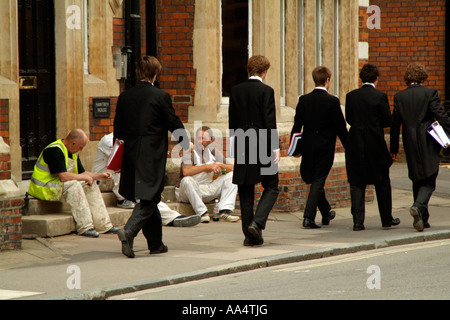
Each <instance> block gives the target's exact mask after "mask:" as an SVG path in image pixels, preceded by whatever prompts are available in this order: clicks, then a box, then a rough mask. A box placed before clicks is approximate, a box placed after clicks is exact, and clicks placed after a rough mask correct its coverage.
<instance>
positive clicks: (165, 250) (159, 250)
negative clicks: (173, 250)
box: [150, 243, 169, 254]
mask: <svg viewBox="0 0 450 320" xmlns="http://www.w3.org/2000/svg"><path fill="white" fill-rule="evenodd" d="M167 251H169V248H168V247H167V246H166V245H165V244H164V243H163V244H161V246H160V247H159V248H158V249H156V250H150V254H160V253H166V252H167Z"/></svg>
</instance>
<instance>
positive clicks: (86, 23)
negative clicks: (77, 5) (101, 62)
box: [83, 0, 89, 74]
mask: <svg viewBox="0 0 450 320" xmlns="http://www.w3.org/2000/svg"><path fill="white" fill-rule="evenodd" d="M88 11H89V0H83V41H84V74H89V13H88Z"/></svg>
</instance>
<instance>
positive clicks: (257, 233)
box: [248, 221, 264, 242]
mask: <svg viewBox="0 0 450 320" xmlns="http://www.w3.org/2000/svg"><path fill="white" fill-rule="evenodd" d="M248 232H250V234H251V235H252V237H253V239H254V240H255V241H256V242H263V241H264V239H263V237H262V230H261V228H260V227H259V226H258V224H256V222H254V221H253V222H252V223H251V224H250V226H249V227H248Z"/></svg>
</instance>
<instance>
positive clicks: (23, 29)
mask: <svg viewBox="0 0 450 320" xmlns="http://www.w3.org/2000/svg"><path fill="white" fill-rule="evenodd" d="M54 11H55V8H54V0H18V12H19V85H20V145H21V147H22V178H23V179H29V178H30V177H31V174H32V172H33V167H34V164H35V162H36V160H37V157H38V156H39V154H40V153H41V151H42V149H44V148H45V147H46V146H47V145H48V144H50V143H51V142H53V141H55V140H56V108H55V32H54V30H55V18H54Z"/></svg>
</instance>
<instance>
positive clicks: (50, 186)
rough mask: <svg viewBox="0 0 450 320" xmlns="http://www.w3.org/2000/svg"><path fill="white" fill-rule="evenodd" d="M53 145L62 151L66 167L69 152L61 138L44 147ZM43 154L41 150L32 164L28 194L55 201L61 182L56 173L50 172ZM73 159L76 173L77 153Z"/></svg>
mask: <svg viewBox="0 0 450 320" xmlns="http://www.w3.org/2000/svg"><path fill="white" fill-rule="evenodd" d="M55 147H56V148H59V149H61V151H62V152H63V154H64V157H65V159H66V167H67V165H68V162H69V152H68V150H67V148H66V146H65V145H64V143H63V141H62V139H60V140H58V141H55V142H53V143H51V144H49V145H48V146H47V147H46V148H45V149H48V148H55ZM45 149H44V150H45ZM43 154H44V151H42V152H41V154H40V156H39V158H38V160H37V161H36V164H35V166H34V171H33V175H32V176H31V181H30V187H29V188H28V194H30V195H32V196H33V197H35V198H38V199H41V200H48V201H57V200H59V199H60V198H61V195H62V191H63V183H62V182H61V180H60V179H59V177H58V175H57V174H51V173H50V169H49V167H48V164H47V163H46V162H45V161H44V156H43ZM73 160H74V161H75V170H74V172H73V173H75V174H78V161H77V160H78V153H75V154H73Z"/></svg>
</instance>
